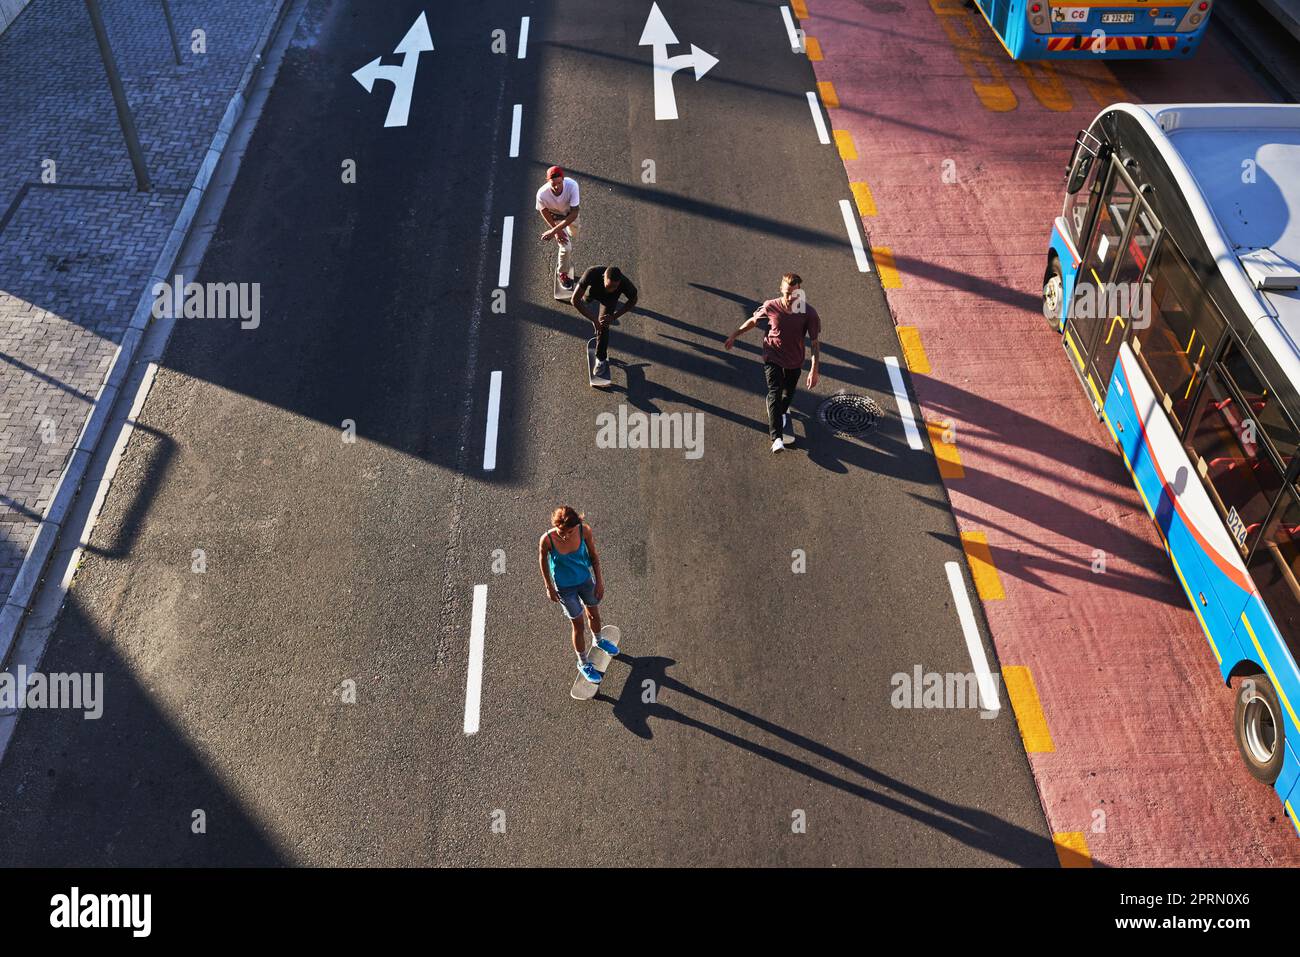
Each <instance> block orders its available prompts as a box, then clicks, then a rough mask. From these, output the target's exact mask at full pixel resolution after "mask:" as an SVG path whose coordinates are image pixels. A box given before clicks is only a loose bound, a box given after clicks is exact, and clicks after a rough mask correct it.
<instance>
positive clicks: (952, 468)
mask: <svg viewBox="0 0 1300 957" xmlns="http://www.w3.org/2000/svg"><path fill="white" fill-rule="evenodd" d="M949 425H951V423H944V422H927V423H925V427H926V429H928V430H929V432H930V447H931V448H932V449H934V457H935V460H936V461H937V462H938V463H939V474H940V475H941V476H942V477H944V478H946V479H948V478H950V479H959V478H965V477H966V470H965V469H964V468H962V467H961V455H960V454H959V453H958V452H957V440H956V437H955V436H954V437H953V441H951V442H945V441H944V440H943V437H944V433H946V432H947V431H948V426H949Z"/></svg>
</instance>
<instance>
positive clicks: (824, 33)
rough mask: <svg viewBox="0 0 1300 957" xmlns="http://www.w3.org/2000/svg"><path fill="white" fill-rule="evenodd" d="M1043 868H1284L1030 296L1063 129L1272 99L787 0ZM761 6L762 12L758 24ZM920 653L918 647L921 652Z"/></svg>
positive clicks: (1214, 83)
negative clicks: (903, 370) (978, 610)
mask: <svg viewBox="0 0 1300 957" xmlns="http://www.w3.org/2000/svg"><path fill="white" fill-rule="evenodd" d="M792 7H793V9H794V13H795V15H796V16H797V17H799V26H800V27H801V28H802V29H803V30H804V31H805V34H806V36H807V37H808V38H809V39H808V42H807V45H806V48H807V53H808V56H809V57H810V59H812V60H813V67H814V69H815V70H816V73H817V79H818V81H819V82H818V86H819V90H818V93H819V95H820V96H821V99H822V102H823V103H824V104H825V105H826V106H827V109H828V115H829V116H830V119H831V126H832V127H833V130H834V132H833V135H832V137H831V139H832V142H833V144H834V145H832V146H828V147H826V148H828V149H839V150H840V153H841V156H842V157H843V158H844V165H845V168H846V169H847V171H848V176H849V180H850V182H851V183H852V184H853V187H852V188H853V194H854V198H855V200H856V202H857V205H858V211H859V213H860V214H861V215H862V223H863V227H864V231H865V233H866V235H867V237H868V241H869V243H870V245H871V246H872V252H873V256H874V258H875V261H876V265H877V268H878V271H879V273H880V277H881V281H882V283H883V284H884V285H885V288H886V291H887V295H888V298H889V303H890V307H891V309H892V311H893V313H894V319H895V322H896V323H897V324H898V326H899V339H900V344H901V348H902V351H903V354H904V356H905V358H906V359H907V362H908V365H909V367H910V368H911V370H912V378H913V382H914V384H915V388H916V393H917V397H918V399H919V400H920V404H921V407H922V410H923V413H924V417H925V420H926V424H927V427H928V429H929V432H930V437H931V441H932V443H933V444H934V446H935V450H936V456H937V458H938V460H939V466H940V471H941V473H942V474H943V476H944V481H945V484H946V486H947V489H948V492H949V495H950V497H951V500H952V505H953V509H954V512H955V513H956V517H957V521H958V525H959V527H960V528H961V531H962V536H963V540H964V542H965V544H966V545H967V551H968V555H969V557H970V559H971V567H972V572H973V573H974V577H975V579H976V583H977V585H978V587H979V591H980V595H981V599H982V601H983V605H984V610H985V613H986V615H987V617H988V621H989V625H990V627H991V629H992V633H993V638H994V643H995V645H996V647H997V652H998V656H999V659H1000V662H1001V665H1002V667H1003V679H1004V680H1003V699H1004V701H1005V700H1006V699H1007V698H1010V703H1011V704H1012V705H1013V706H1014V709H1015V713H1016V716H1017V720H1018V722H1019V724H1020V727H1021V733H1022V736H1023V737H1024V740H1025V745H1026V750H1027V751H1028V753H1029V760H1030V764H1031V766H1032V768H1033V772H1034V776H1035V779H1036V781H1037V784H1038V790H1039V795H1040V797H1041V800H1042V803H1043V807H1044V809H1045V811H1046V814H1047V819H1048V824H1049V826H1050V827H1051V829H1052V831H1053V833H1054V834H1055V835H1056V836H1057V843H1058V856H1059V857H1060V859H1061V862H1062V863H1063V864H1065V865H1084V866H1086V865H1088V864H1090V863H1094V862H1095V863H1098V864H1107V865H1130V866H1136V865H1154V866H1165V865H1254V864H1260V865H1286V864H1290V865H1297V864H1300V838H1297V836H1296V832H1295V829H1294V828H1293V827H1292V825H1291V824H1290V822H1289V821H1288V820H1287V818H1286V814H1285V811H1284V810H1283V808H1282V803H1281V801H1280V800H1279V799H1278V796H1277V794H1276V793H1275V792H1274V791H1273V790H1272V789H1271V788H1268V787H1265V786H1263V785H1260V784H1259V783H1257V782H1256V781H1255V780H1254V779H1253V778H1251V776H1250V775H1249V773H1247V770H1246V768H1245V766H1244V765H1243V763H1242V761H1241V759H1240V757H1239V756H1238V754H1237V750H1236V746H1235V744H1234V741H1233V734H1232V715H1233V703H1234V701H1233V692H1231V691H1229V690H1228V689H1226V688H1225V687H1224V686H1223V683H1222V681H1221V680H1220V679H1219V676H1218V672H1217V670H1216V668H1215V661H1214V656H1213V654H1212V653H1211V651H1210V649H1209V647H1208V645H1207V643H1206V640H1205V637H1204V635H1203V633H1202V632H1201V630H1200V628H1199V626H1198V625H1197V622H1196V619H1195V617H1194V616H1193V614H1192V612H1191V609H1190V608H1189V607H1188V604H1187V599H1186V597H1185V595H1184V593H1183V591H1182V589H1181V588H1180V587H1179V585H1178V583H1177V580H1176V578H1175V577H1174V573H1173V568H1172V566H1171V564H1170V561H1169V558H1168V556H1167V555H1166V553H1165V551H1164V548H1163V546H1162V544H1161V542H1160V539H1159V536H1158V535H1157V533H1156V530H1155V527H1154V526H1153V524H1152V523H1151V521H1150V519H1149V518H1148V516H1147V514H1146V512H1145V510H1144V509H1143V506H1142V504H1141V501H1140V500H1139V498H1138V495H1137V492H1136V491H1135V489H1134V488H1133V485H1132V483H1131V480H1130V478H1129V476H1128V473H1127V472H1126V471H1125V469H1124V465H1123V462H1122V460H1121V459H1120V457H1119V455H1118V453H1117V452H1116V450H1115V447H1114V445H1113V443H1112V442H1111V439H1110V436H1109V434H1108V433H1107V432H1106V429H1105V427H1104V426H1103V425H1102V424H1101V423H1100V422H1098V421H1097V419H1096V418H1095V416H1094V415H1093V413H1092V409H1091V407H1090V405H1089V403H1088V401H1087V399H1086V398H1085V397H1084V395H1083V392H1082V391H1081V388H1080V386H1079V383H1078V380H1077V379H1076V378H1075V376H1074V374H1073V373H1072V372H1071V370H1070V367H1069V364H1068V361H1067V359H1066V357H1065V355H1064V354H1063V353H1062V350H1061V338H1060V336H1059V335H1057V334H1056V333H1055V332H1053V331H1052V329H1051V328H1049V326H1048V324H1047V322H1046V321H1045V320H1044V319H1043V317H1042V313H1041V311H1040V310H1041V307H1040V289H1041V286H1042V280H1043V271H1044V267H1045V263H1046V251H1047V242H1048V235H1049V232H1050V230H1051V227H1052V220H1053V219H1054V218H1055V217H1056V216H1057V215H1059V214H1060V211H1061V207H1062V202H1063V199H1064V193H1063V172H1064V166H1065V162H1066V160H1067V158H1068V156H1069V153H1070V148H1071V146H1072V144H1073V140H1074V135H1075V133H1076V132H1077V131H1078V130H1079V129H1082V128H1083V127H1085V126H1087V125H1088V123H1089V122H1090V121H1091V120H1092V118H1093V117H1094V116H1095V115H1096V114H1097V113H1098V111H1099V110H1100V109H1101V108H1102V107H1103V106H1105V105H1108V104H1109V103H1111V102H1114V101H1116V100H1123V99H1129V100H1133V101H1136V102H1152V103H1158V102H1178V101H1243V102H1244V101H1267V100H1270V99H1272V97H1271V95H1270V94H1269V93H1268V91H1266V90H1264V89H1262V88H1261V87H1260V86H1259V84H1258V83H1257V82H1256V81H1255V80H1253V79H1252V78H1251V76H1250V75H1249V74H1248V73H1247V72H1246V71H1245V69H1244V68H1243V67H1242V66H1241V65H1240V64H1239V63H1238V62H1237V61H1236V60H1235V59H1234V58H1233V55H1232V54H1231V52H1230V51H1229V50H1228V49H1226V48H1225V46H1224V45H1223V42H1222V40H1221V38H1220V37H1219V36H1218V35H1217V34H1216V33H1215V31H1213V30H1212V31H1211V35H1210V36H1209V37H1207V39H1206V42H1205V44H1204V45H1203V46H1202V48H1201V49H1200V51H1199V52H1198V53H1197V54H1196V56H1195V58H1194V59H1191V60H1176V61H1130V62H1123V63H1120V62H1115V63H1111V64H1105V63H1101V62H1087V61H1069V62H1057V63H1048V62H1036V63H1032V64H1021V63H1016V62H1013V61H1012V60H1010V59H1009V58H1008V57H1007V56H1006V54H1005V52H1004V51H1003V50H1002V49H1001V47H1000V46H999V45H998V42H997V40H996V38H995V37H994V36H993V34H992V32H991V31H990V30H989V29H988V27H987V25H986V24H985V23H984V22H983V21H982V20H981V19H980V17H979V14H978V13H977V12H975V11H973V10H968V9H966V8H965V7H964V5H963V4H962V3H961V0H929V2H923V3H916V4H912V3H907V4H904V3H901V2H887V0H875V2H862V0H807V3H806V4H805V3H802V2H795V3H793V4H792ZM774 26H776V27H777V28H779V25H775V24H774ZM921 664H924V662H921Z"/></svg>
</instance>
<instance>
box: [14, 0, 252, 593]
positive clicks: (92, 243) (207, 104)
mask: <svg viewBox="0 0 1300 957" xmlns="http://www.w3.org/2000/svg"><path fill="white" fill-rule="evenodd" d="M101 7H102V10H103V14H104V21H105V27H106V30H107V32H108V37H109V42H110V43H111V44H112V47H113V52H114V54H115V55H116V58H117V62H118V67H119V69H120V71H121V74H122V82H123V86H124V88H125V90H126V95H127V99H128V101H129V103H130V105H131V109H132V112H133V113H134V115H135V121H136V126H137V129H138V130H139V134H140V140H141V144H142V148H143V151H144V154H145V162H146V164H147V166H148V170H149V174H150V177H151V178H152V180H153V186H154V191H153V192H151V193H140V192H138V191H137V190H136V183H135V176H134V174H133V173H132V170H131V164H130V160H129V157H128V155H127V151H126V145H125V142H124V141H123V138H122V133H121V130H120V127H119V125H118V121H117V114H116V111H115V110H114V107H113V100H112V96H111V94H110V92H109V88H108V83H107V81H106V78H105V74H104V67H103V64H102V61H101V59H100V55H99V49H98V47H97V45H96V43H95V39H94V33H93V31H92V30H91V26H90V20H89V17H88V15H87V13H86V7H85V3H84V0H34V2H33V3H32V4H31V5H30V6H29V7H28V8H27V9H26V10H25V11H24V12H23V13H22V14H21V15H20V16H19V17H18V19H17V20H16V21H15V22H14V23H13V25H11V26H10V27H9V29H8V30H7V31H5V33H4V34H3V35H0V129H2V130H3V131H4V135H3V136H0V596H3V595H7V594H8V592H9V588H10V585H11V584H12V582H13V578H14V575H15V573H16V572H17V570H18V567H19V566H20V564H21V563H22V558H23V555H24V554H25V552H26V550H27V547H28V545H29V544H30V542H31V539H32V536H33V535H34V534H35V531H36V527H37V524H38V523H39V520H40V518H41V516H42V515H43V514H44V513H45V510H46V509H47V508H48V507H49V504H50V500H51V499H52V497H53V494H54V490H55V486H56V484H57V482H58V478H59V475H60V473H61V472H62V471H63V467H64V465H65V464H66V462H67V459H68V456H69V454H70V452H71V450H72V446H73V443H74V442H75V441H76V438H77V435H78V433H79V432H80V431H81V428H82V426H83V424H84V423H85V420H86V417H87V416H88V415H89V413H90V410H91V407H92V403H93V401H94V397H95V395H96V393H98V391H99V388H100V386H101V385H102V383H103V381H104V377H105V375H107V373H108V369H109V364H110V363H111V361H112V358H113V353H114V351H115V349H116V346H117V344H118V342H119V341H120V340H121V337H122V334H123V332H124V331H125V329H126V328H127V325H128V324H129V323H130V321H131V313H132V311H133V310H134V308H135V305H136V302H137V300H138V299H139V296H140V294H141V292H142V291H143V290H144V286H145V283H146V282H147V280H148V277H149V272H150V270H151V268H152V267H153V265H154V263H155V261H156V259H157V257H158V254H159V253H160V252H161V251H162V246H163V243H164V241H165V240H166V238H167V234H168V232H169V231H170V230H171V228H172V225H173V223H174V221H175V218H176V215H177V213H178V212H179V210H180V207H181V203H182V200H183V199H184V192H185V191H186V190H187V189H188V188H189V187H190V185H191V183H192V181H193V178H194V175H195V173H196V172H197V169H198V166H199V162H200V161H201V160H202V158H203V155H204V153H205V152H206V150H207V148H208V145H209V143H210V142H211V139H212V135H213V133H215V131H216V128H217V124H218V123H219V122H220V120H221V116H222V113H223V112H224V111H225V109H226V105H227V103H228V102H229V100H230V96H231V95H232V94H233V93H234V91H235V86H236V84H237V83H238V80H239V77H240V75H241V74H242V73H243V71H244V69H245V67H246V66H247V64H248V62H249V59H250V57H251V56H252V54H253V53H254V52H255V51H254V50H253V47H254V44H255V43H256V42H257V40H258V37H259V36H260V34H261V32H262V29H263V27H264V26H265V24H266V22H267V19H268V18H269V17H270V16H271V15H272V13H273V11H274V9H275V7H276V3H275V0H172V2H171V7H172V14H173V19H174V22H175V25H176V33H177V40H178V43H179V44H180V48H181V65H179V66H177V65H176V62H175V59H174V58H173V55H172V49H171V44H170V43H169V41H168V39H167V27H166V21H165V20H164V18H163V14H162V8H161V4H159V3H156V2H144V0H101ZM195 29H201V30H203V31H204V32H205V35H206V36H205V39H206V44H207V51H206V52H205V53H196V52H194V51H193V50H192V49H191V35H192V31H193V30H195ZM51 160H52V161H53V164H54V165H53V173H54V176H55V182H53V183H49V182H45V181H43V174H46V177H45V178H48V170H49V168H50V167H49V164H48V162H47V161H51Z"/></svg>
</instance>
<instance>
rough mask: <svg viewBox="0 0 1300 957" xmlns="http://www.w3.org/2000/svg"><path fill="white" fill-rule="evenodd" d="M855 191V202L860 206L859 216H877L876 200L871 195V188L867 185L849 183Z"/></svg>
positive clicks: (850, 187)
mask: <svg viewBox="0 0 1300 957" xmlns="http://www.w3.org/2000/svg"><path fill="white" fill-rule="evenodd" d="M849 189H851V190H853V200H854V202H856V203H857V204H858V215H859V216H874V215H876V198H875V197H874V196H872V195H871V187H870V186H868V185H867V184H866V183H849Z"/></svg>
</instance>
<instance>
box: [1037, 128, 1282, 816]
mask: <svg viewBox="0 0 1300 957" xmlns="http://www.w3.org/2000/svg"><path fill="white" fill-rule="evenodd" d="M1066 179H1067V183H1066V198H1065V207H1064V209H1063V210H1062V214H1061V215H1060V216H1059V217H1057V219H1056V222H1055V225H1054V227H1053V230H1052V238H1051V245H1050V249H1049V251H1048V262H1047V269H1046V273H1045V276H1044V282H1043V312H1044V315H1046V316H1047V317H1048V319H1049V321H1050V322H1051V323H1052V325H1053V326H1054V327H1055V328H1056V329H1057V330H1058V331H1059V332H1060V334H1061V341H1062V344H1063V346H1064V350H1065V353H1066V355H1067V356H1068V358H1069V362H1070V364H1071V365H1072V366H1073V368H1074V371H1075V372H1076V373H1077V374H1078V377H1079V381H1080V382H1081V383H1082V385H1083V389H1084V392H1085V393H1086V394H1087V396H1088V398H1089V399H1090V400H1091V401H1092V403H1093V406H1094V409H1095V410H1096V412H1097V415H1098V416H1099V417H1100V418H1101V419H1102V420H1103V421H1104V422H1105V424H1106V427H1107V428H1108V429H1109V430H1110V434H1111V437H1112V438H1113V439H1114V440H1115V444H1116V445H1117V446H1118V447H1119V450H1120V453H1121V454H1122V455H1123V457H1124V462H1125V464H1127V466H1128V469H1129V471H1130V472H1131V473H1132V476H1133V482H1134V484H1135V485H1136V486H1137V489H1138V492H1139V494H1140V495H1141V497H1142V501H1143V503H1144V504H1145V505H1146V509H1147V512H1148V513H1150V515H1151V517H1152V519H1153V520H1154V521H1155V523H1156V525H1157V526H1158V528H1159V530H1160V534H1161V536H1162V537H1163V539H1164V542H1165V547H1166V549H1167V550H1168V552H1169V556H1170V558H1171V559H1172V560H1173V565H1174V570H1175V572H1176V573H1177V576H1178V580H1179V582H1181V584H1182V587H1183V590H1184V591H1185V592H1186V593H1187V597H1188V600H1189V601H1190V603H1191V606H1192V610H1193V611H1194V612H1195V613H1196V617H1197V619H1198V620H1199V621H1200V624H1201V627H1202V628H1203V629H1204V631H1205V636H1206V638H1207V639H1208V640H1209V644H1210V649H1211V650H1212V651H1213V652H1214V657H1215V658H1216V659H1217V660H1218V663H1219V670H1220V673H1221V674H1222V676H1223V678H1224V681H1225V682H1226V683H1228V684H1229V685H1233V684H1234V683H1235V684H1236V687H1237V688H1238V694H1237V706H1236V714H1235V720H1234V724H1235V728H1236V738H1237V746H1238V749H1239V750H1240V751H1241V755H1242V758H1243V759H1244V760H1245V762H1246V764H1247V766H1248V767H1249V768H1250V771H1251V773H1252V774H1253V775H1254V776H1255V777H1256V778H1258V779H1259V780H1261V781H1264V782H1266V783H1268V784H1272V785H1273V786H1274V787H1275V788H1276V789H1277V792H1278V794H1279V795H1280V796H1281V798H1282V800H1283V802H1284V805H1285V807H1286V813H1287V815H1288V816H1289V817H1290V819H1291V822H1292V824H1293V825H1295V827H1296V828H1297V830H1300V816H1298V815H1300V784H1297V780H1298V779H1300V719H1298V718H1297V709H1298V708H1300V670H1298V669H1297V664H1296V662H1297V660H1300V455H1297V454H1296V450H1297V447H1298V446H1300V430H1297V428H1296V423H1297V422H1300V106H1282V105H1268V104H1258V105H1230V104H1195V105H1192V104H1187V105H1168V106H1134V105H1132V104H1128V103H1120V104H1116V105H1114V106H1111V107H1108V108H1107V109H1105V110H1103V111H1102V112H1101V113H1100V114H1099V115H1098V116H1097V118H1096V119H1095V120H1093V122H1092V125H1091V126H1090V127H1089V128H1088V129H1086V130H1083V131H1081V132H1080V133H1079V135H1078V137H1077V138H1076V140H1075V146H1074V153H1073V155H1072V157H1071V159H1070V165H1069V167H1068V171H1067V174H1066Z"/></svg>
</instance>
